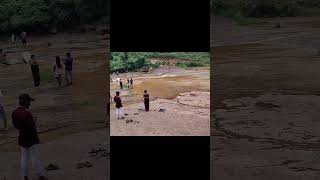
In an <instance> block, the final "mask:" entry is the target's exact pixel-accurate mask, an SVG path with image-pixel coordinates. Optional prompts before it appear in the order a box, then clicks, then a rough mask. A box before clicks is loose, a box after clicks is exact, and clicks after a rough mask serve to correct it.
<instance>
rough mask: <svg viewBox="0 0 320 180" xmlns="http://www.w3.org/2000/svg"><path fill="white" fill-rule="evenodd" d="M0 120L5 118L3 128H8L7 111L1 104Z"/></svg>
mask: <svg viewBox="0 0 320 180" xmlns="http://www.w3.org/2000/svg"><path fill="white" fill-rule="evenodd" d="M0 103H1V102H0ZM0 120H3V128H4V129H5V130H8V126H7V117H6V113H5V111H4V107H3V106H2V105H1V104H0Z"/></svg>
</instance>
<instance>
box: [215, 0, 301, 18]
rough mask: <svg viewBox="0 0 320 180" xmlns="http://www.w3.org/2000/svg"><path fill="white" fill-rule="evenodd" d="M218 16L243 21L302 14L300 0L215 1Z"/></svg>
mask: <svg viewBox="0 0 320 180" xmlns="http://www.w3.org/2000/svg"><path fill="white" fill-rule="evenodd" d="M211 4H212V10H213V11H214V12H215V13H216V14H221V15H224V16H227V17H232V18H234V19H235V20H239V19H240V20H241V19H242V17H275V16H297V15H300V14H301V5H300V4H301V1H298V0H230V1H223V0H213V1H212V2H211Z"/></svg>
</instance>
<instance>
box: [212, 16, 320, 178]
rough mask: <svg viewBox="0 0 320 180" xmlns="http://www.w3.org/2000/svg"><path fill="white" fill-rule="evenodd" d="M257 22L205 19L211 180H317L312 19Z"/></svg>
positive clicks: (315, 43)
mask: <svg viewBox="0 0 320 180" xmlns="http://www.w3.org/2000/svg"><path fill="white" fill-rule="evenodd" d="M259 21H261V23H258V24H256V25H252V26H239V25H237V24H236V23H235V22H233V21H231V20H230V19H226V18H222V17H212V18H211V58H212V59H211V61H212V66H213V67H214V69H213V71H212V72H213V73H212V74H211V82H212V84H213V85H212V92H213V95H212V99H211V101H212V103H213V107H212V108H213V116H212V119H211V136H212V137H211V172H212V173H211V174H212V175H211V179H227V180H233V179H317V178H319V177H320V174H319V171H320V170H319V169H320V162H319V161H320V159H319V158H318V157H319V155H318V151H319V147H320V144H319V138H320V134H319V133H318V130H317V129H318V128H317V127H318V126H319V120H318V119H319V113H318V112H319V105H320V99H319V92H320V85H319V83H318V80H317V78H315V77H318V76H319V75H320V74H319V70H318V67H319V65H320V63H319V62H320V61H319V58H320V56H319V53H318V51H319V48H320V46H319V45H320V41H319V33H316V32H317V31H319V28H320V27H319V26H317V24H319V22H320V19H319V18H317V17H311V18H306V17H296V18H263V19H260V20H259ZM278 22H280V23H281V28H275V24H276V23H278Z"/></svg>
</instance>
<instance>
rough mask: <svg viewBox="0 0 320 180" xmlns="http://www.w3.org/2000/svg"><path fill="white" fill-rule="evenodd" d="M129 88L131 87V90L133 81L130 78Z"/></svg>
mask: <svg viewBox="0 0 320 180" xmlns="http://www.w3.org/2000/svg"><path fill="white" fill-rule="evenodd" d="M130 86H131V88H133V79H132V77H131V79H130Z"/></svg>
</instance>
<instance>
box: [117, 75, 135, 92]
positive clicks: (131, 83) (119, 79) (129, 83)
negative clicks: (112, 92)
mask: <svg viewBox="0 0 320 180" xmlns="http://www.w3.org/2000/svg"><path fill="white" fill-rule="evenodd" d="M117 82H119V85H120V89H123V87H124V85H123V82H122V79H121V78H117ZM127 88H128V89H129V88H133V79H132V77H131V79H127Z"/></svg>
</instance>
